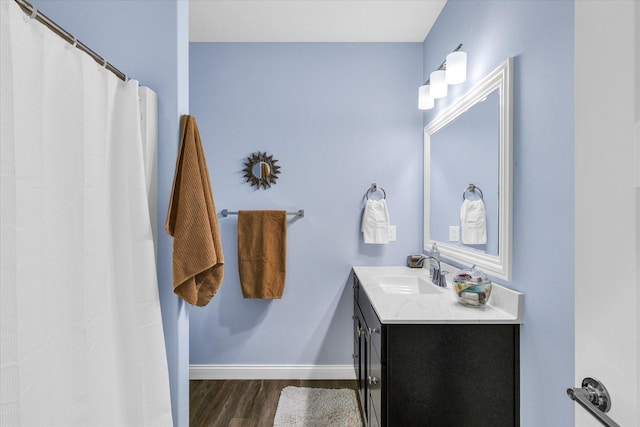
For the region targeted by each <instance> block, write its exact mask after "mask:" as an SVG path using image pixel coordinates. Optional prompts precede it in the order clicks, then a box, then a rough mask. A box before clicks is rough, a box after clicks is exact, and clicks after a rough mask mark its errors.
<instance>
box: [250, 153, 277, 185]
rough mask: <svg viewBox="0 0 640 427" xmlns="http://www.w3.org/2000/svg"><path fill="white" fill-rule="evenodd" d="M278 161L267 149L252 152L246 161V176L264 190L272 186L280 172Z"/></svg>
mask: <svg viewBox="0 0 640 427" xmlns="http://www.w3.org/2000/svg"><path fill="white" fill-rule="evenodd" d="M277 162H278V161H277V160H276V159H274V158H273V155H270V156H269V155H267V152H266V151H265V152H261V151H258V152H257V153H252V154H251V155H250V156H248V157H247V160H246V161H245V163H244V169H243V172H244V178H245V179H246V180H247V182H248V183H249V184H251V185H253V186H255V187H257V188H258V189H260V188H261V187H262V189H264V190H266V189H267V188H271V185H273V184H275V183H276V180H277V179H278V174H279V173H280V166H277V165H276V163H277Z"/></svg>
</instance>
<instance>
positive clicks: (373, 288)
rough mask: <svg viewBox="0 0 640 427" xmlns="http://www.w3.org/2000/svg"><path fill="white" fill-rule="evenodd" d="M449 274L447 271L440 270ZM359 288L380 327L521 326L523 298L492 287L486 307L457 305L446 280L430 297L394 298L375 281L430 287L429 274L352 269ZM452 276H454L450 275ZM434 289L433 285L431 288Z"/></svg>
mask: <svg viewBox="0 0 640 427" xmlns="http://www.w3.org/2000/svg"><path fill="white" fill-rule="evenodd" d="M444 269H447V270H449V271H452V270H451V269H449V268H444ZM353 271H354V273H355V274H356V276H357V277H358V279H359V280H360V286H361V288H362V289H364V291H365V292H366V294H367V297H368V298H369V300H370V301H371V304H372V305H373V308H374V310H375V311H376V313H377V315H378V317H379V318H380V321H381V322H382V323H405V324H406V323H409V324H423V323H424V324H438V323H440V324H443V323H446V324H449V323H460V324H484V323H486V324H521V323H523V321H522V319H523V314H524V313H523V299H524V295H523V294H522V293H520V292H516V291H513V290H511V289H508V288H506V287H504V286H500V285H497V284H495V283H494V284H493V287H492V291H491V296H490V298H489V301H488V303H487V304H486V305H485V306H483V307H469V306H465V305H462V304H460V303H458V302H457V300H456V298H455V295H454V293H453V290H452V289H451V277H453V274H450V275H448V276H447V284H448V287H446V288H438V287H436V288H437V289H436V293H433V294H395V293H387V292H385V291H384V290H383V289H382V287H381V286H380V284H379V283H378V279H376V278H377V277H389V276H412V277H420V278H422V279H425V280H426V281H428V282H429V283H431V279H430V277H429V271H428V270H427V269H421V268H409V267H395V266H394V267H378V266H376V267H358V266H355V267H353ZM454 274H455V272H454ZM434 287H435V285H434Z"/></svg>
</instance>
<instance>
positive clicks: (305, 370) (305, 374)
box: [189, 365, 356, 380]
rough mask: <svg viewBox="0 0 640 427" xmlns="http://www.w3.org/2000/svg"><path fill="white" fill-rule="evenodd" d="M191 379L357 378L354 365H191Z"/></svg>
mask: <svg viewBox="0 0 640 427" xmlns="http://www.w3.org/2000/svg"><path fill="white" fill-rule="evenodd" d="M189 379H191V380H355V379H356V374H355V370H354V369H353V365H191V366H189Z"/></svg>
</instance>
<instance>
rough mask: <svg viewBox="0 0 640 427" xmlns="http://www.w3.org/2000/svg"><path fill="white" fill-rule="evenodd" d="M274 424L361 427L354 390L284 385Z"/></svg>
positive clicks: (284, 425) (285, 426)
mask: <svg viewBox="0 0 640 427" xmlns="http://www.w3.org/2000/svg"><path fill="white" fill-rule="evenodd" d="M273 426H274V427H328V426H336V427H338V426H339V427H360V426H362V421H361V419H360V410H359V408H358V399H357V398H356V392H355V391H354V390H349V389H327V388H307V387H292V386H289V387H285V388H284V389H283V390H282V393H280V400H279V401H278V409H277V410H276V416H275V419H274V420H273Z"/></svg>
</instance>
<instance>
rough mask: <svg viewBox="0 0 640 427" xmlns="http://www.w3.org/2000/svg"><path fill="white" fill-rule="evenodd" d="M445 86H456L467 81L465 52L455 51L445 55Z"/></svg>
mask: <svg viewBox="0 0 640 427" xmlns="http://www.w3.org/2000/svg"><path fill="white" fill-rule="evenodd" d="M446 74H447V78H446V80H447V84H450V85H457V84H459V83H463V82H464V81H465V80H467V52H462V51H460V50H459V51H457V52H451V53H450V54H449V55H447V73H446Z"/></svg>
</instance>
